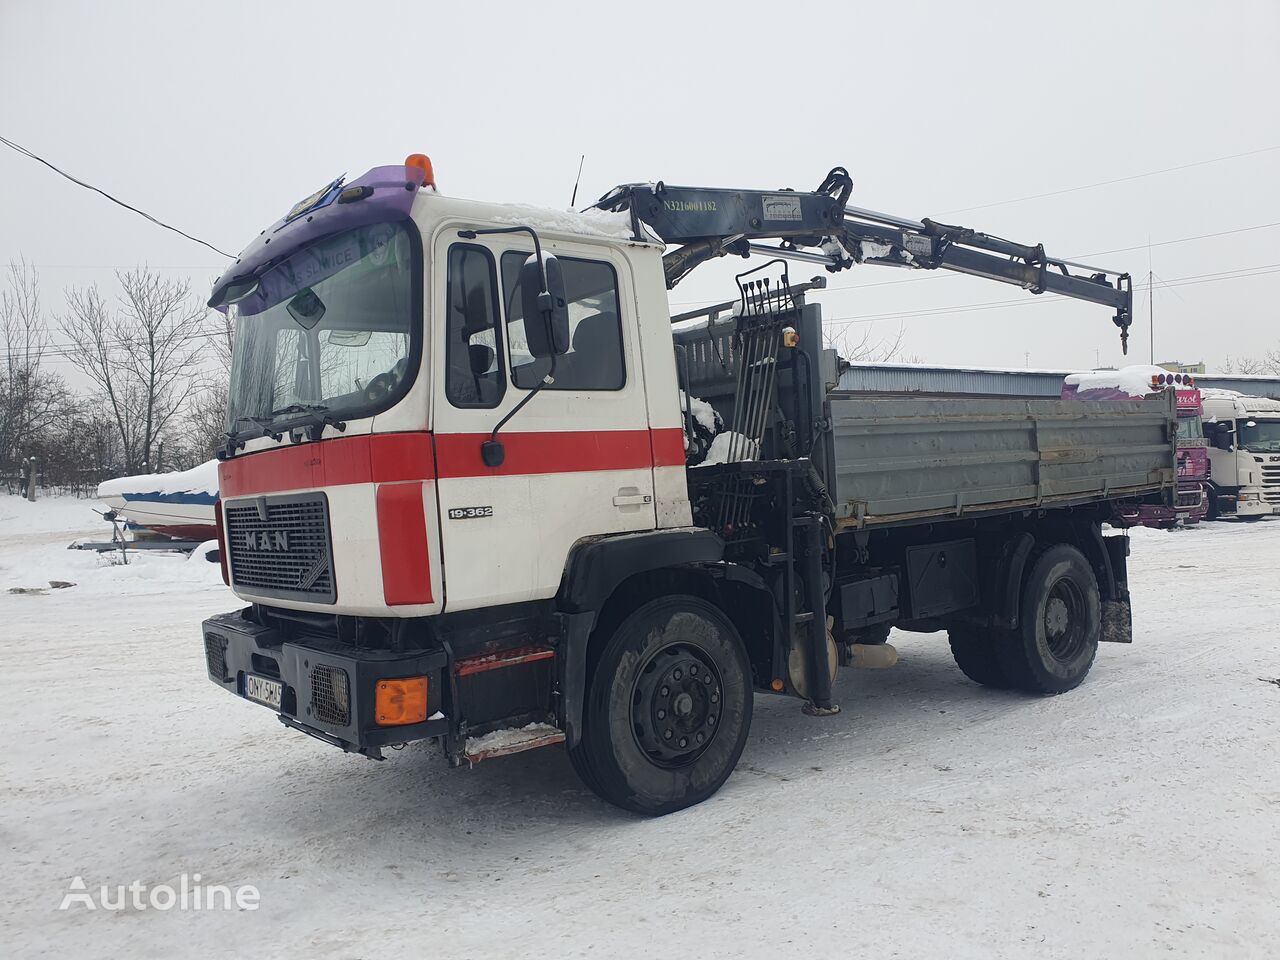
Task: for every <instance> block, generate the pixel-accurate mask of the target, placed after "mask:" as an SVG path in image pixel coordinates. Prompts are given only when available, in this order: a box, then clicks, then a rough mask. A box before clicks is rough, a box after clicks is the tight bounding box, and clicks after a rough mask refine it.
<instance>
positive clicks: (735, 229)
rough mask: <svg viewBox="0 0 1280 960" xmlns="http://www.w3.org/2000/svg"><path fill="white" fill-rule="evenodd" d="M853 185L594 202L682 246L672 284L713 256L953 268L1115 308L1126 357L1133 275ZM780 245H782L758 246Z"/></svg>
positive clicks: (831, 181)
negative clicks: (859, 195)
mask: <svg viewBox="0 0 1280 960" xmlns="http://www.w3.org/2000/svg"><path fill="white" fill-rule="evenodd" d="M852 192H853V180H852V179H851V178H850V176H849V174H848V172H847V171H846V170H845V169H844V168H843V167H836V168H834V169H833V170H832V171H831V172H830V173H829V174H827V177H826V179H825V180H824V181H823V182H822V183H821V184H820V185H819V187H818V189H817V190H815V191H798V190H789V189H782V190H732V189H723V188H717V187H681V186H669V185H667V184H665V183H663V182H661V181H659V182H658V183H633V184H625V185H623V186H619V187H615V188H614V189H613V190H611V191H610V192H609V193H607V194H606V195H605V196H604V197H602V198H601V199H600V201H599V202H597V203H596V206H597V207H600V208H601V209H605V210H615V211H630V213H631V217H632V227H633V229H634V231H635V235H636V237H637V238H643V237H644V236H645V233H644V231H642V229H641V226H640V225H641V224H644V226H645V227H647V228H648V230H649V231H650V232H652V233H653V234H655V235H656V236H657V237H659V238H660V239H661V240H662V241H663V242H664V243H667V244H670V245H676V247H677V248H676V249H675V250H672V251H670V252H669V253H667V254H666V256H665V257H664V258H663V259H664V264H665V270H666V279H667V287H668V288H671V287H674V286H675V285H676V284H677V283H679V282H680V281H681V280H682V279H683V278H684V277H685V276H686V275H687V274H688V273H689V272H690V271H691V270H693V269H694V268H695V267H696V266H698V265H699V264H701V263H704V262H706V261H707V260H711V259H714V258H716V257H723V256H728V255H736V256H743V257H745V256H749V255H750V254H751V253H752V252H764V253H770V254H773V255H775V256H776V255H781V256H791V257H794V258H797V259H803V260H808V261H814V262H818V263H822V264H824V265H825V266H826V268H827V269H828V270H830V271H832V272H835V271H839V270H845V269H848V268H849V267H852V266H853V265H854V264H855V263H875V264H880V265H883V266H893V267H901V268H906V269H918V270H939V269H941V270H952V271H955V272H957V273H966V274H969V275H971V276H977V277H985V278H987V279H989V280H996V281H998V282H1001V283H1009V284H1014V285H1016V286H1020V287H1023V288H1024V289H1026V290H1030V291H1031V292H1032V293H1036V294H1039V293H1054V294H1058V295H1060V296H1064V297H1070V298H1072V299H1075V300H1084V301H1087V302H1089V303H1097V304H1101V305H1103V306H1109V307H1112V308H1113V309H1114V310H1115V316H1114V317H1113V322H1114V323H1115V325H1116V326H1117V327H1119V328H1120V344H1121V346H1122V348H1123V349H1124V351H1125V352H1126V353H1127V352H1128V340H1129V325H1130V323H1131V322H1132V320H1133V285H1132V281H1131V279H1130V277H1129V274H1127V273H1120V272H1118V271H1114V270H1108V269H1105V268H1102V267H1093V266H1089V265H1086V264H1081V263H1074V262H1072V261H1069V260H1064V259H1061V258H1059V257H1051V256H1049V255H1048V254H1046V253H1045V249H1044V245H1043V244H1039V243H1037V244H1031V245H1028V244H1021V243H1015V242H1013V241H1010V240H1005V239H1003V238H1001V237H996V236H992V235H990V234H986V233H981V232H979V231H977V230H973V229H971V228H969V227H962V226H956V225H952V224H946V223H940V222H938V221H936V220H930V219H928V218H925V219H922V220H910V219H906V218H903V217H896V216H892V215H890V214H885V213H878V212H876V211H874V210H866V209H862V208H860V207H851V206H849V205H848V199H849V196H850V194H851V193H852ZM760 240H780V241H781V244H780V245H779V246H778V247H772V246H765V245H761V244H759V243H757V242H756V241H760Z"/></svg>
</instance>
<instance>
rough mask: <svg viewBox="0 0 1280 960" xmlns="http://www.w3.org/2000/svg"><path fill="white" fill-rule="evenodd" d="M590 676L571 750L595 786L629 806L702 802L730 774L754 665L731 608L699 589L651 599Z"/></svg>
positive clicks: (666, 808) (613, 639)
mask: <svg viewBox="0 0 1280 960" xmlns="http://www.w3.org/2000/svg"><path fill="white" fill-rule="evenodd" d="M604 644H605V645H604V647H603V649H602V650H601V652H600V656H599V658H598V659H597V660H596V661H595V664H594V667H593V668H592V670H591V674H590V676H589V678H588V680H587V695H586V701H585V703H584V709H583V733H582V739H581V741H579V743H578V745H577V746H576V747H574V748H573V749H572V750H571V751H570V752H569V757H570V760H571V761H572V762H573V766H574V769H575V770H576V771H577V772H578V775H579V776H580V777H581V778H582V780H583V782H584V783H586V785H587V786H588V787H590V788H591V789H592V790H593V791H594V792H595V793H596V794H598V795H599V796H600V797H601V798H603V799H604V800H607V801H609V802H610V803H612V804H615V805H616V806H619V807H622V808H623V809H626V810H631V811H634V812H636V813H644V814H650V815H658V814H665V813H671V812H673V811H675V810H680V809H683V808H684V807H689V806H692V805H693V804H695V803H701V802H702V801H703V800H705V799H707V797H709V796H711V795H712V794H713V793H715V792H716V791H717V790H719V789H720V787H721V785H722V784H723V783H724V782H725V780H727V779H728V778H729V774H730V773H732V772H733V768H734V767H735V766H737V763H738V758H739V757H740V756H741V755H742V748H743V747H744V746H745V745H746V741H747V731H748V729H749V728H750V726H751V707H752V689H751V670H750V664H749V662H748V660H747V654H746V650H745V649H744V647H743V645H742V640H741V639H740V638H739V636H738V632H737V630H735V629H734V626H733V624H732V623H731V622H730V620H729V619H728V617H726V616H725V615H724V614H723V613H721V612H720V610H718V609H717V608H716V607H715V606H713V605H712V604H710V603H708V602H707V601H706V600H703V599H701V598H699V597H693V596H684V595H680V596H673V597H662V598H660V599H657V600H651V601H650V602H648V603H646V604H644V605H643V606H641V607H640V608H638V609H637V610H635V611H634V612H633V613H632V614H630V615H629V616H628V617H627V618H626V619H625V620H623V621H622V623H621V624H619V625H618V627H617V628H616V629H615V630H613V632H612V634H611V635H610V636H609V637H608V638H607V639H605V640H604Z"/></svg>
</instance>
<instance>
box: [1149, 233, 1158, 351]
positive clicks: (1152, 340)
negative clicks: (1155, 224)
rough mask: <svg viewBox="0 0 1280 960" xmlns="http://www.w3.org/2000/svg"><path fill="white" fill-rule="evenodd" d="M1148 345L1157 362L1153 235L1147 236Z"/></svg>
mask: <svg viewBox="0 0 1280 960" xmlns="http://www.w3.org/2000/svg"><path fill="white" fill-rule="evenodd" d="M1147 327H1148V329H1149V331H1150V332H1149V333H1148V335H1147V347H1148V349H1149V350H1150V362H1151V365H1152V366H1153V367H1154V366H1155V364H1156V272H1155V268H1154V267H1153V266H1152V264H1151V236H1150V235H1149V234H1148V236H1147Z"/></svg>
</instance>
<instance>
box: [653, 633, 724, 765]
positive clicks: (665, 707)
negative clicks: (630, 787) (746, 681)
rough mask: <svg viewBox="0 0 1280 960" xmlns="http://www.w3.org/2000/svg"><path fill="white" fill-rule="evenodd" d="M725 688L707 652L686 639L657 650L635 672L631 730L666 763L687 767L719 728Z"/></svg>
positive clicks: (657, 758) (654, 754)
mask: <svg viewBox="0 0 1280 960" xmlns="http://www.w3.org/2000/svg"><path fill="white" fill-rule="evenodd" d="M723 710H724V690H723V684H722V683H721V680H720V671H719V670H717V669H716V666H715V664H714V663H713V662H712V661H711V659H710V658H709V657H708V656H707V654H706V653H705V651H703V650H701V649H700V648H698V647H695V646H692V645H690V644H685V643H673V644H671V645H669V646H666V647H663V648H662V649H661V650H658V651H657V652H656V653H654V654H653V656H651V657H650V658H649V660H648V661H647V662H646V663H645V665H644V667H643V668H641V670H640V672H639V673H638V674H637V675H636V680H635V684H634V685H633V686H632V690H631V730H632V732H633V733H634V734H635V738H636V743H637V744H638V745H639V747H640V749H641V750H643V751H644V752H645V754H646V755H647V756H648V757H649V759H650V760H651V761H652V762H653V763H655V764H657V765H658V766H661V767H685V766H688V765H689V764H691V763H693V762H694V761H696V760H697V759H698V757H700V756H702V754H703V752H704V751H706V749H707V747H709V746H710V745H711V741H712V740H714V739H715V736H716V733H717V732H718V731H719V729H720V719H721V714H722V712H723Z"/></svg>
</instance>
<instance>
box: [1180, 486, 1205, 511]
mask: <svg viewBox="0 0 1280 960" xmlns="http://www.w3.org/2000/svg"><path fill="white" fill-rule="evenodd" d="M1177 505H1178V506H1179V507H1198V506H1200V489H1199V488H1198V487H1197V488H1196V489H1195V490H1179V491H1178V499H1177Z"/></svg>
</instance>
